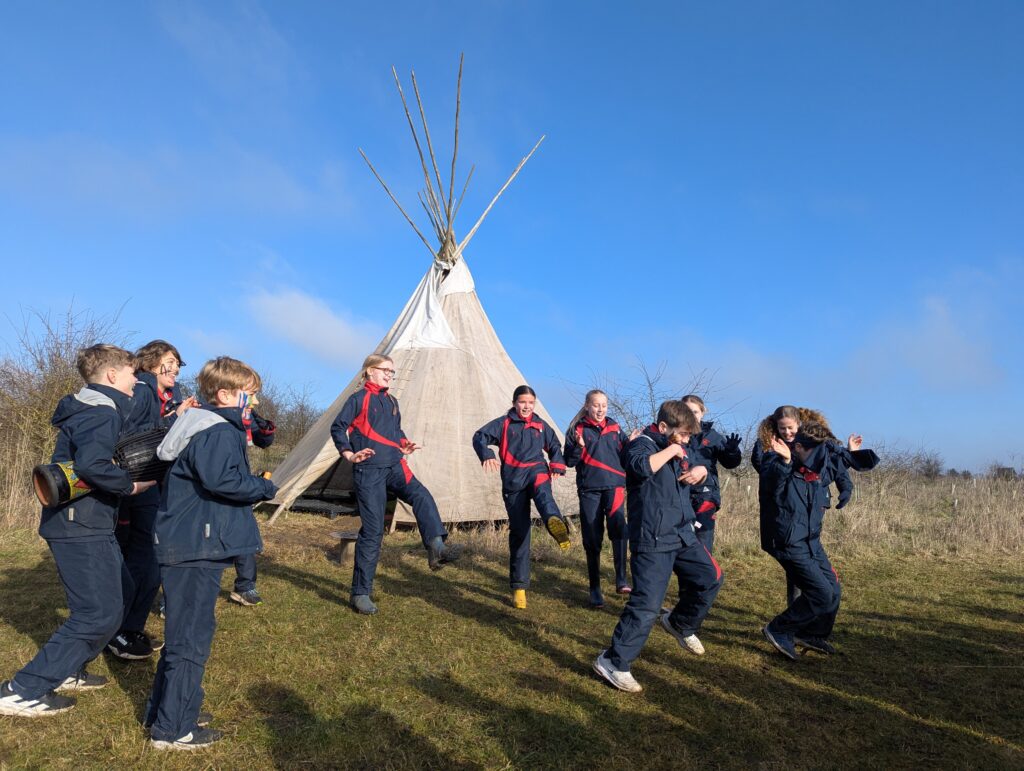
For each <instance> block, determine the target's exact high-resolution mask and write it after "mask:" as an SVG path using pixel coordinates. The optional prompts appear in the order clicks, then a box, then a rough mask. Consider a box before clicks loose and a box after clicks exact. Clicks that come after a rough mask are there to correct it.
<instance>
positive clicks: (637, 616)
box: [606, 551, 675, 672]
mask: <svg viewBox="0 0 1024 771" xmlns="http://www.w3.org/2000/svg"><path fill="white" fill-rule="evenodd" d="M674 560H675V552H672V551H668V552H640V553H636V552H633V556H632V559H631V562H632V565H631V567H632V569H633V593H632V594H631V595H629V601H628V602H627V603H626V607H625V608H623V610H622V616H621V617H620V618H619V623H618V624H617V625H616V627H615V631H614V632H613V633H612V644H611V646H610V647H609V648H608V653H607V654H606V655H607V657H608V659H609V660H610V661H611V662H612V666H614V667H615V668H616V669H617V670H619V671H620V672H628V671H629V667H630V664H632V662H633V661H634V660H635V659H636V657H637V656H639V655H640V650H641V649H642V648H643V647H644V643H645V642H647V638H648V636H650V634H651V628H652V627H653V626H654V622H655V621H657V619H658V613H659V611H660V610H661V601H662V600H663V599H664V598H665V590H666V589H667V588H668V581H669V578H670V577H671V576H672V563H673V561H674Z"/></svg>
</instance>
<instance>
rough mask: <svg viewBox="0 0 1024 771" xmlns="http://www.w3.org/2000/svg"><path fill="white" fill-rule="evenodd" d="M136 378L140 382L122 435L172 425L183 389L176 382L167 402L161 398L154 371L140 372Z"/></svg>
mask: <svg viewBox="0 0 1024 771" xmlns="http://www.w3.org/2000/svg"><path fill="white" fill-rule="evenodd" d="M136 378H138V382H137V383H136V384H135V393H134V394H133V395H132V408H131V411H130V412H129V413H128V415H127V416H125V419H124V426H123V427H122V429H121V433H122V435H123V436H132V435H133V434H140V433H142V432H143V431H150V430H151V429H154V428H160V427H161V426H165V427H170V425H171V424H172V423H173V422H174V419H175V418H176V417H177V415H175V414H174V410H175V409H177V407H178V405H179V404H181V389H179V388H178V384H177V383H175V384H174V387H173V388H172V389H171V393H170V399H168V400H166V402H165V400H163V399H161V398H160V395H159V390H158V388H157V384H156V375H154V374H153V373H152V372H139V373H138V374H137V375H136Z"/></svg>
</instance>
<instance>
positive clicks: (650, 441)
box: [622, 426, 705, 552]
mask: <svg viewBox="0 0 1024 771" xmlns="http://www.w3.org/2000/svg"><path fill="white" fill-rule="evenodd" d="M666 447H668V437H666V436H665V435H664V434H662V433H661V432H660V431H658V428H657V426H648V427H647V428H645V429H644V431H643V433H642V434H641V435H640V436H638V437H637V438H636V439H634V440H633V441H632V442H630V443H629V444H628V445H626V448H625V450H624V451H623V458H622V460H623V466H624V467H625V469H626V521H627V523H628V528H629V548H630V551H631V552H665V551H675V550H676V549H679V548H680V547H682V546H684V545H685V546H692V545H693V544H695V543H697V534H696V533H695V532H694V529H693V522H694V519H695V516H694V513H693V507H692V506H691V505H690V486H689V485H686V484H683V483H682V482H680V481H679V476H680V475H681V474H682V473H683V472H684V471H687V470H688V469H689V468H690V466H691V464H692V465H705V462H704V461H703V459H699V458H695V457H693V453H692V451H691V450H687V449H686V448H684V450H683V451H684V452H685V453H686V454H687V457H685V458H682V459H680V458H673V459H672V460H670V461H669V462H668V463H666V464H665V465H664V466H662V467H661V468H660V469H658V471H657V473H655V472H653V471H652V470H651V456H652V455H654V454H655V453H657V452H660V451H661V450H664V449H665V448H666Z"/></svg>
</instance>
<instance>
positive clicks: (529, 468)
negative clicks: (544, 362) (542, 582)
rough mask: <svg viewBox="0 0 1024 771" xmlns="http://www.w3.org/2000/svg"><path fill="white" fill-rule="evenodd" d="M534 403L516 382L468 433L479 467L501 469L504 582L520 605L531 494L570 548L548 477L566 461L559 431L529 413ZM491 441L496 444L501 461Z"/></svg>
mask: <svg viewBox="0 0 1024 771" xmlns="http://www.w3.org/2000/svg"><path fill="white" fill-rule="evenodd" d="M536 404H537V394H536V393H535V392H534V390H533V389H532V388H530V386H528V385H521V386H519V387H518V388H516V390H515V391H514V392H513V393H512V409H510V410H509V411H508V413H507V414H505V415H502V416H501V417H500V418H495V419H494V420H492V421H491V422H490V423H488V424H487V425H485V426H481V427H480V428H479V429H478V430H477V432H476V433H475V434H473V450H475V451H476V456H477V457H478V458H479V459H480V464H481V465H482V466H483V469H484V471H485V472H491V473H493V472H495V471H498V470H500V471H501V495H502V498H503V499H504V501H505V511H506V512H507V513H508V551H509V583H510V584H511V586H512V604H513V605H514V606H515V607H516V608H519V609H523V608H525V607H526V590H527V588H529V586H530V501H531V500H532V501H533V502H534V503H536V504H537V511H539V512H540V516H541V519H542V520H543V521H544V526H545V527H546V528H547V530H548V532H549V533H550V534H551V537H552V538H554V539H555V541H557V542H558V545H559V546H560V547H561V548H563V549H568V548H569V527H568V525H567V524H566V521H565V519H564V518H563V517H562V513H561V512H560V511H559V510H558V504H557V503H555V498H554V496H553V495H552V494H551V477H552V476H564V475H565V461H564V460H563V459H562V448H561V446H560V445H559V442H558V436H557V435H556V434H555V432H554V430H553V429H552V428H551V426H549V425H548V424H547V423H545V422H544V421H543V420H542V419H541V418H539V417H537V415H535V414H534V408H535V407H536ZM492 446H493V447H497V448H498V451H499V452H500V454H501V460H500V461H499V460H498V459H497V458H495V457H494V451H493V450H492V449H491V447H492ZM545 454H547V462H545V460H544V455H545Z"/></svg>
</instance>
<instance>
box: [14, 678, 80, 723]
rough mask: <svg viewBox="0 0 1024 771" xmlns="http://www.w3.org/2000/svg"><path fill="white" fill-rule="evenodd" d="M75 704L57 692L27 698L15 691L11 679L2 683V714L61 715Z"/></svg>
mask: <svg viewBox="0 0 1024 771" xmlns="http://www.w3.org/2000/svg"><path fill="white" fill-rule="evenodd" d="M74 706H75V700H74V699H69V698H68V697H67V696H58V695H57V694H55V693H52V692H51V693H45V694H43V695H42V696H39V697H37V698H35V699H26V698H24V697H22V696H19V695H18V694H17V693H15V692H14V689H13V688H12V687H11V681H10V680H5V681H4V682H3V683H0V715H16V716H18V717H40V716H43V715H59V714H60V713H61V712H67V711H68V710H69V709H71V708H72V707H74Z"/></svg>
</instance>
